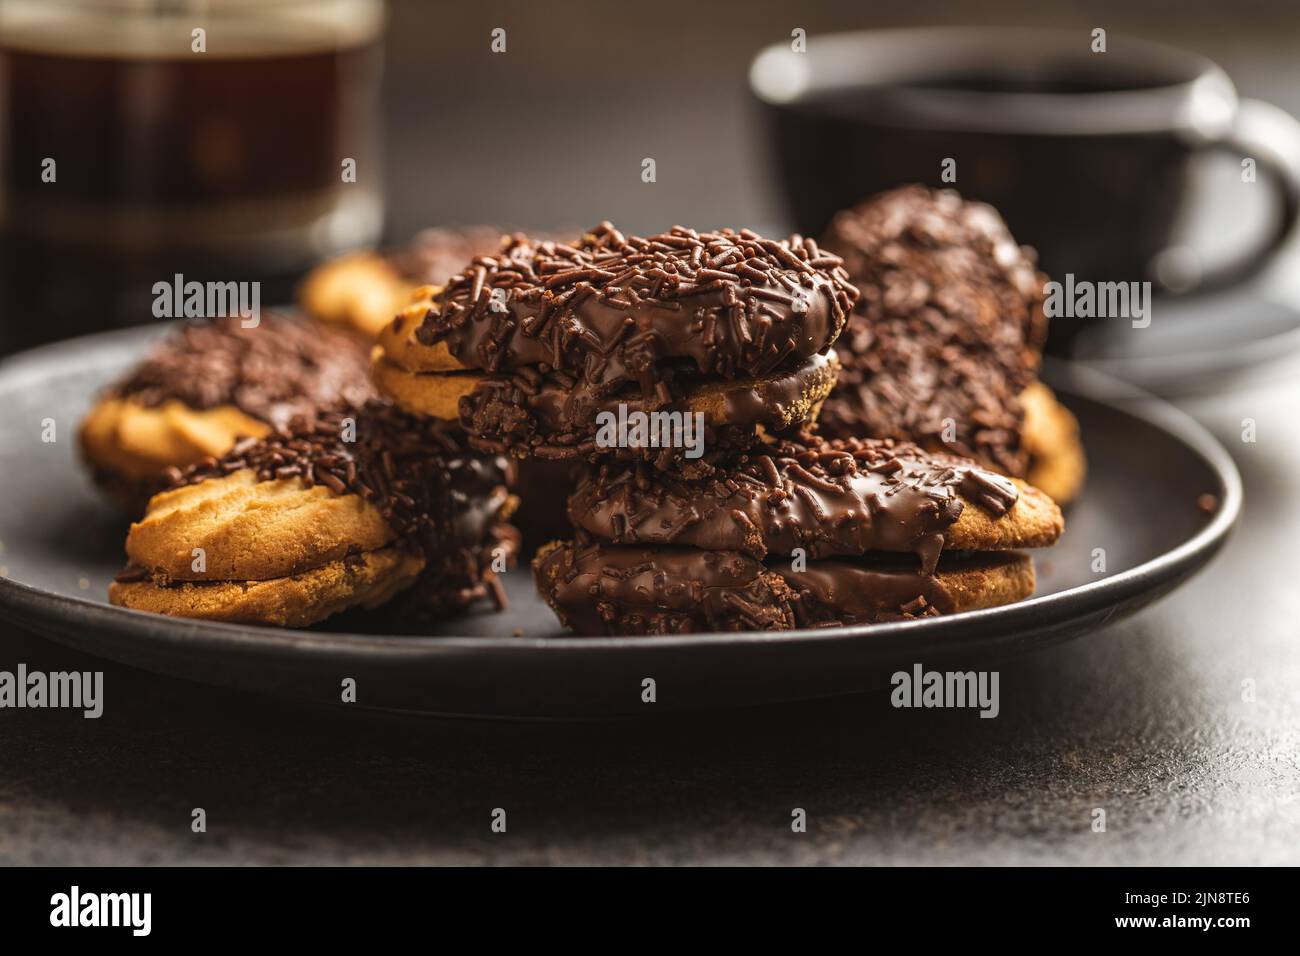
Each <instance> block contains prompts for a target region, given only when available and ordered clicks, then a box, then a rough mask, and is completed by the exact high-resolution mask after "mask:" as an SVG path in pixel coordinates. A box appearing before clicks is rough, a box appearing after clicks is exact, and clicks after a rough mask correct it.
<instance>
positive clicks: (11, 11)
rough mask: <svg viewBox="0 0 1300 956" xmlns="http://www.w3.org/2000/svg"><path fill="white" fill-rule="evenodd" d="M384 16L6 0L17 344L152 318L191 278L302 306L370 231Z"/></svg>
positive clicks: (270, 3) (6, 115)
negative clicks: (255, 286) (258, 287)
mask: <svg viewBox="0 0 1300 956" xmlns="http://www.w3.org/2000/svg"><path fill="white" fill-rule="evenodd" d="M382 24H383V8H382V5H381V4H380V3H379V2H378V0H336V2H333V3H329V4H318V3H314V2H311V0H266V2H264V3H257V4H249V3H242V2H237V0H236V2H230V0H213V2H210V3H204V4H184V3H175V4H159V5H156V7H153V8H147V7H140V5H138V4H130V3H124V2H123V3H115V2H111V0H110V2H60V3H58V4H53V3H46V2H44V0H3V2H0V27H2V29H0V92H3V94H4V100H5V102H4V103H3V105H2V108H0V237H2V238H3V244H4V261H3V263H0V271H3V272H4V273H5V275H4V276H2V277H0V278H3V279H4V280H6V281H5V283H4V285H5V287H4V289H3V290H0V291H3V292H4V296H3V300H2V301H0V305H3V306H4V313H5V314H4V316H3V318H2V321H3V326H2V327H0V333H3V336H2V340H3V345H4V346H5V347H7V348H10V349H12V348H16V347H19V346H22V345H26V344H31V343H32V342H34V341H36V340H39V339H45V338H54V337H62V336H65V335H69V334H73V333H76V332H84V331H95V330H98V329H102V328H105V327H108V326H111V325H117V324H128V323H132V322H142V321H148V320H149V319H150V312H149V302H150V298H149V290H150V289H151V288H152V285H153V283H155V282H157V281H159V280H161V279H168V278H170V277H171V276H173V275H175V274H176V273H183V274H185V275H186V276H187V277H188V278H192V279H195V280H198V281H206V280H212V281H231V280H238V281H259V282H262V283H264V284H267V285H268V288H266V289H264V290H263V291H264V293H265V296H264V297H265V298H266V299H267V300H268V301H279V300H287V299H288V297H289V291H290V289H291V283H292V280H293V278H294V277H295V276H296V275H297V274H299V273H300V272H301V271H302V270H304V269H306V268H307V267H309V266H310V265H311V264H312V263H314V262H316V261H317V260H319V259H320V258H321V257H322V256H324V255H328V254H330V253H332V252H337V251H339V250H342V249H346V248H351V247H354V246H358V245H364V244H366V243H370V242H373V241H374V240H375V239H376V238H377V237H378V235H379V232H380V229H381V226H382V191H381V183H380V172H379V158H378V151H377V142H378V129H377V112H378V110H377V97H378V89H379V81H380V71H381V65H382V61H381V49H380V39H381V30H382ZM345 160H351V161H352V162H353V163H354V164H355V168H356V176H355V177H353V178H352V181H349V179H348V178H347V177H345V175H344V173H345V170H344V168H343V163H344V161H345ZM34 317H39V321H34Z"/></svg>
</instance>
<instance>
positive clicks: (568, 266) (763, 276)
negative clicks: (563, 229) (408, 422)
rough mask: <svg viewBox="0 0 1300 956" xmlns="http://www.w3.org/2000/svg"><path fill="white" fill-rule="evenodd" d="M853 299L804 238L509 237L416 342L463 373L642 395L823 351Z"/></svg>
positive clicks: (836, 263)
mask: <svg viewBox="0 0 1300 956" xmlns="http://www.w3.org/2000/svg"><path fill="white" fill-rule="evenodd" d="M856 298H857V294H856V290H855V289H854V287H853V286H852V285H851V284H850V283H849V281H848V277H847V276H846V274H845V273H844V270H843V269H842V268H841V267H840V260H839V259H838V258H836V257H835V256H831V255H827V254H825V253H823V252H822V251H821V250H820V249H819V248H818V247H817V244H816V243H815V242H813V241H812V240H810V239H804V238H802V237H799V236H795V237H792V238H791V239H789V240H785V241H782V242H777V241H774V240H770V239H764V238H762V237H761V236H759V235H757V234H756V233H753V232H751V231H749V230H742V231H740V232H733V231H731V230H723V231H721V232H706V233H697V232H695V231H694V230H691V229H685V228H682V227H680V226H676V227H674V228H673V229H671V230H669V231H668V232H665V233H661V234H659V235H656V236H650V237H649V238H640V237H636V236H624V235H623V234H622V233H620V232H619V231H618V230H617V229H615V228H614V227H613V226H612V225H610V224H609V223H607V222H606V223H601V224H600V225H599V226H597V227H596V228H595V229H593V230H592V231H591V232H589V233H587V234H586V235H584V236H583V237H582V238H581V239H580V240H579V241H577V242H575V243H573V244H565V243H558V242H553V241H542V242H536V241H533V240H529V239H525V238H524V237H522V236H515V237H512V238H511V239H510V240H509V241H508V242H507V243H506V244H505V245H504V246H503V248H502V249H501V251H500V252H499V253H497V254H496V255H494V256H482V257H480V258H478V259H476V260H474V263H473V264H472V265H471V266H470V267H468V268H467V269H465V270H464V271H462V272H461V273H459V274H458V275H456V276H454V277H452V278H451V279H450V280H449V281H448V282H447V284H446V286H445V287H444V288H443V290H442V292H441V294H440V295H439V297H438V299H437V301H436V305H437V308H436V309H434V310H430V312H429V314H428V315H427V316H426V317H425V320H424V322H423V323H422V324H421V325H420V327H419V329H418V330H417V332H416V338H417V339H418V340H419V341H420V342H421V343H423V344H425V345H434V344H436V343H438V342H445V343H446V345H447V348H448V349H449V351H450V352H451V354H452V355H453V356H454V357H455V358H456V359H457V360H458V361H459V362H461V364H463V365H464V366H465V367H467V368H474V369H483V370H486V371H490V372H500V371H511V370H516V369H519V368H521V367H524V366H542V367H543V368H542V371H546V370H547V369H551V368H554V369H558V370H560V371H563V372H566V373H568V374H569V375H571V376H573V377H575V378H577V379H579V380H581V381H582V382H583V383H584V384H586V385H587V386H589V387H591V388H594V389H613V388H617V387H618V386H619V385H621V384H624V383H627V382H635V383H637V384H638V385H640V387H641V390H642V392H643V393H645V394H651V393H652V392H653V391H654V390H655V386H656V385H657V384H658V383H659V382H660V381H662V380H663V372H662V369H663V366H664V365H669V366H671V365H672V364H674V363H686V364H688V365H690V366H691V367H692V368H693V369H694V370H695V372H697V373H698V374H701V375H710V376H720V377H723V378H739V377H746V376H758V375H764V374H766V373H768V372H770V371H772V370H773V369H776V368H777V367H778V366H780V365H781V364H782V363H783V362H786V361H787V360H794V361H797V360H798V359H799V358H801V357H802V358H807V357H809V356H812V355H815V354H817V353H818V352H821V351H824V350H825V349H826V348H827V346H829V345H830V344H831V343H832V342H833V341H834V340H835V338H836V336H838V335H839V333H840V330H841V329H842V328H843V326H844V322H845V320H846V319H847V318H848V314H849V312H850V311H851V310H852V308H853V303H854V302H855V301H856Z"/></svg>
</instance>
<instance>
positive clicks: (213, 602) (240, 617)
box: [108, 548, 424, 627]
mask: <svg viewBox="0 0 1300 956" xmlns="http://www.w3.org/2000/svg"><path fill="white" fill-rule="evenodd" d="M423 567H424V559H423V558H421V557H419V556H418V555H416V554H412V553H410V552H408V551H405V550H403V549H400V548H382V549H380V550H377V551H369V552H366V553H364V554H357V555H351V556H349V557H346V558H342V559H339V560H335V561H330V562H328V563H327V564H324V565H321V566H319V567H315V568H311V569H310V570H307V571H303V572H301V573H298V574H294V575H290V576H288V577H281V578H272V579H270V580H264V581H213V582H205V583H194V582H184V583H179V584H170V585H159V584H155V583H153V582H152V581H131V582H121V581H115V582H114V583H113V584H112V585H110V586H109V590H108V599H109V601H110V602H111V603H113V604H115V605H118V606H119V607H128V608H132V609H134V610H137V611H149V612H151V613H153V614H170V615H175V616H179V617H192V618H202V619H206V620H210V621H231V622H237V623H244V624H278V625H280V626H282V627H306V626H308V625H309V624H315V623H316V622H317V621H322V620H324V619H325V618H327V617H329V616H330V615H331V614H336V613H338V612H339V611H344V610H347V609H348V608H351V607H363V608H373V607H378V606H379V605H381V604H383V603H385V602H386V601H388V600H389V599H390V598H391V597H392V596H393V595H395V594H397V593H398V592H399V591H401V590H403V589H405V588H407V587H409V586H410V585H411V584H412V583H414V581H415V579H416V578H417V577H418V576H419V573H420V571H421V570H422V569H423Z"/></svg>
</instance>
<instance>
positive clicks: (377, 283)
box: [298, 252, 416, 338]
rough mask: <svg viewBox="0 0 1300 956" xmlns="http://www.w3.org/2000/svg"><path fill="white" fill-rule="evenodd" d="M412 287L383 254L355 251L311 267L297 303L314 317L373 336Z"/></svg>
mask: <svg viewBox="0 0 1300 956" xmlns="http://www.w3.org/2000/svg"><path fill="white" fill-rule="evenodd" d="M415 288H416V286H415V285H414V284H413V283H412V282H411V281H410V280H409V279H406V278H404V277H403V276H402V275H401V274H400V273H399V272H398V271H397V270H396V269H395V268H394V267H393V265H392V263H390V262H389V261H388V260H387V259H385V258H384V257H383V256H381V255H378V254H376V253H373V252H358V253H352V254H350V255H345V256H340V257H339V258H337V259H331V260H330V261H329V262H326V263H324V264H322V265H320V266H317V267H316V268H315V269H313V270H312V271H311V273H310V274H309V275H308V276H307V278H306V279H305V280H304V281H303V284H302V286H301V287H300V288H299V290H298V302H299V304H300V305H301V306H302V310H303V311H304V312H306V313H307V314H308V315H310V316H311V317H312V318H314V319H319V320H320V321H322V322H329V323H333V324H336V325H341V326H343V327H345V328H348V329H351V330H352V331H354V332H358V333H360V334H361V335H363V336H365V337H366V338H374V337H375V336H377V335H378V334H379V332H380V330H381V329H383V328H384V326H386V325H387V324H388V323H389V322H391V321H392V320H393V316H394V315H396V314H397V313H398V311H399V310H400V309H401V308H402V306H404V305H405V304H406V302H407V301H408V299H409V298H410V295H411V293H412V291H413V290H414V289H415Z"/></svg>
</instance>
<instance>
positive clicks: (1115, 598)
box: [0, 328, 1241, 717]
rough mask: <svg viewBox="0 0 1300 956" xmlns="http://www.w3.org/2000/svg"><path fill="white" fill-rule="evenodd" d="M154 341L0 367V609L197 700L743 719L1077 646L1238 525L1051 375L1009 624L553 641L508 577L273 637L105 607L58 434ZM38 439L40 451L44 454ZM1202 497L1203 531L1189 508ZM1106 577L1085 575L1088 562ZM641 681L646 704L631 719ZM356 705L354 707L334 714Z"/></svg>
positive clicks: (1194, 462)
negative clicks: (1026, 546)
mask: <svg viewBox="0 0 1300 956" xmlns="http://www.w3.org/2000/svg"><path fill="white" fill-rule="evenodd" d="M157 334H158V330H157V329H156V328H155V329H146V330H133V331H127V332H117V333H112V334H110V335H102V336H95V337H92V338H85V339H77V340H74V341H70V342H66V343H61V344H58V345H54V346H49V347H47V348H44V349H40V350H37V351H34V352H29V353H26V354H24V355H21V356H17V357H15V358H13V359H10V360H8V361H7V362H4V363H3V364H0V407H3V408H4V410H5V414H4V416H3V417H0V491H2V492H3V494H0V565H2V566H3V568H2V570H0V609H3V614H4V616H5V617H6V618H8V619H10V620H12V621H14V622H17V623H19V624H21V625H24V626H26V627H28V628H30V629H31V630H33V631H35V632H37V633H40V634H42V635H44V636H46V637H49V638H52V639H53V640H56V641H59V642H61V643H64V644H67V645H70V646H72V647H76V648H78V649H80V650H82V651H85V652H88V653H90V654H96V655H100V656H103V657H108V658H111V659H113V660H117V661H121V662H123V663H126V664H130V665H134V666H136V667H141V668H144V669H146V670H151V671H156V672H159V673H164V674H171V675H175V676H179V677H183V678H188V679H191V680H195V681H201V682H203V683H208V684H216V685H221V686H227V687H236V688H242V689H246V690H251V691H256V692H261V693H266V694H274V695H279V696H284V697H290V698H295V699H299V700H303V701H312V702H319V703H330V704H334V703H338V701H339V697H340V685H341V682H342V680H343V679H344V678H348V677H350V678H353V679H355V680H356V681H357V688H358V704H359V705H360V706H364V707H373V708H384V709H391V710H401V711H410V712H417V713H426V714H465V715H477V716H516V717H571V716H602V715H627V714H647V713H651V712H660V711H663V710H668V709H674V710H675V709H680V708H696V707H709V706H732V705H742V704H758V703H765V702H773V701H786V700H796V699H801V698H811V697H819V696H828V695H834V694H845V693H852V692H856V691H862V690H867V689H870V688H873V687H879V686H884V685H887V684H888V681H889V675H890V674H891V673H893V672H894V671H895V670H898V669H900V668H910V667H911V665H912V664H914V663H917V662H919V663H922V664H923V665H925V666H926V667H930V666H931V665H934V664H939V663H944V664H945V665H951V666H959V665H964V664H966V663H972V664H973V663H976V662H987V661H991V660H996V659H997V658H998V657H999V656H1005V655H1007V654H1009V653H1013V652H1019V651H1022V650H1027V649H1029V648H1033V647H1038V646H1041V645H1044V644H1048V643H1052V642H1055V641H1062V640H1065V639H1067V638H1071V637H1076V636H1078V635H1081V634H1085V633H1088V632H1091V631H1093V630H1096V629H1097V628H1099V627H1102V626H1103V625H1105V624H1106V623H1107V622H1108V621H1111V620H1113V619H1115V618H1118V617H1121V616H1123V615H1127V614H1131V613H1133V612H1134V611H1136V610H1138V609H1139V608H1141V607H1143V606H1144V605H1146V604H1148V603H1149V602H1151V601H1153V600H1154V599H1156V598H1157V597H1159V596H1161V595H1162V594H1164V593H1166V592H1167V591H1169V590H1170V589H1171V588H1173V587H1174V586H1176V585H1177V584H1179V583H1180V582H1181V581H1183V580H1184V579H1186V578H1187V577H1188V576H1189V575H1190V574H1192V572H1194V571H1196V570H1197V569H1198V568H1200V567H1201V566H1202V565H1204V564H1205V562H1206V561H1208V560H1209V559H1210V557H1211V556H1212V555H1213V554H1214V553H1215V552H1216V551H1217V550H1218V549H1219V547H1220V545H1222V543H1223V541H1224V539H1225V537H1226V536H1227V534H1228V531H1229V530H1230V529H1231V527H1232V525H1233V523H1234V522H1235V521H1236V519H1237V514H1238V512H1239V510H1240V508H1241V484H1240V480H1239V478H1238V476H1237V471H1236V469H1235V467H1234V466H1233V464H1232V461H1231V459H1230V458H1229V457H1228V455H1227V453H1226V452H1225V451H1224V450H1223V449H1222V448H1221V447H1220V446H1219V445H1218V444H1216V443H1215V441H1214V439H1213V438H1211V437H1210V436H1209V435H1208V434H1207V433H1206V432H1205V431H1204V430H1203V429H1201V428H1200V427H1199V426H1198V425H1196V424H1195V423H1194V422H1192V421H1191V420H1190V419H1187V418H1186V417H1184V416H1182V415H1181V414H1180V413H1178V412H1176V411H1174V410H1173V409H1171V408H1169V407H1168V406H1166V405H1163V404H1158V403H1152V402H1149V401H1146V402H1142V403H1140V404H1132V403H1122V402H1119V401H1117V400H1116V399H1115V398H1114V397H1113V391H1112V392H1110V393H1108V394H1110V395H1111V397H1109V398H1107V399H1104V400H1103V399H1099V398H1098V397H1097V395H1098V394H1101V390H1102V389H1104V388H1106V387H1108V386H1107V383H1103V382H1100V381H1099V380H1096V379H1095V377H1093V376H1088V377H1087V380H1084V379H1082V378H1080V377H1079V375H1078V373H1067V372H1065V371H1064V370H1056V372H1055V373H1054V377H1055V384H1056V385H1057V386H1058V388H1059V389H1060V390H1061V393H1062V397H1063V399H1064V400H1065V402H1066V403H1067V404H1068V405H1069V406H1070V407H1071V408H1072V409H1073V410H1074V411H1075V413H1076V414H1077V415H1078V416H1079V419H1080V421H1081V423H1082V426H1083V433H1084V436H1085V440H1086V444H1087V450H1088V455H1089V458H1090V459H1091V464H1092V471H1091V474H1090V477H1089V481H1088V486H1087V489H1086V491H1085V493H1084V495H1083V496H1082V498H1081V499H1080V500H1079V501H1078V502H1076V503H1075V505H1074V506H1073V507H1072V508H1071V509H1070V511H1069V514H1068V526H1069V527H1068V530H1067V531H1066V533H1065V536H1064V537H1063V538H1062V540H1061V542H1060V543H1059V544H1058V545H1057V547H1055V548H1053V549H1051V551H1050V552H1044V553H1043V554H1041V555H1040V556H1039V557H1038V559H1037V565H1038V571H1039V589H1038V593H1037V595H1036V596H1035V597H1034V598H1033V599H1031V600H1028V601H1025V602H1022V603H1020V604H1016V605H1012V606H1010V607H1003V608H995V609H992V610H986V611H977V612H972V613H967V614H960V615H954V616H951V617H939V618H930V619H927V620H922V621H911V622H903V623H898V624H888V625H880V626H875V627H854V628H832V629H824V630H816V631H788V632H782V633H776V634H759V633H754V634H740V635H722V634H715V635H697V636H692V637H668V638H610V639H590V638H576V637H571V636H565V635H564V634H563V632H561V631H560V630H559V628H558V626H557V625H556V622H555V619H554V617H553V615H552V614H551V612H550V611H549V610H548V609H547V608H546V606H545V605H544V604H542V602H541V601H540V600H539V599H538V598H537V597H536V596H535V594H534V592H533V589H532V584H531V581H530V579H529V577H528V575H527V574H526V572H524V571H517V572H514V573H513V574H512V575H511V576H510V578H509V580H508V581H507V590H508V591H509V594H510V599H511V605H510V609H509V611H507V612H505V613H503V614H491V613H486V612H484V613H478V614H474V615H471V616H469V617H465V618H460V619H455V620H448V621H447V622H446V623H445V624H443V625H442V626H441V627H440V628H439V629H438V632H437V634H436V635H430V636H422V637H410V636H398V635H393V634H384V633H376V632H373V631H371V632H367V631H366V630H365V628H366V619H365V618H364V617H358V616H353V617H351V618H350V619H348V620H346V621H344V622H343V623H342V624H336V625H335V626H333V627H332V628H331V629H329V630H313V631H291V630H284V629H279V628H262V627H245V626H239V625H230V624H217V623H207V622H199V621H186V620H182V619H178V618H168V617H160V616H155V615H150V614H143V613H139V612H135V611H127V610H122V609H120V608H114V607H110V606H109V605H108V604H107V603H106V602H105V593H106V589H107V587H108V582H109V581H110V579H111V578H112V576H113V574H114V573H115V572H116V571H117V570H118V568H119V566H120V562H121V542H122V539H123V533H124V530H125V525H124V523H123V522H122V520H121V519H120V517H118V516H117V515H116V514H115V513H114V511H113V509H112V508H110V507H109V506H108V505H107V504H105V502H104V501H103V500H102V499H101V498H100V497H99V495H98V494H97V493H96V492H95V489H94V488H93V487H92V486H91V484H90V482H89V481H88V479H87V477H86V475H85V474H84V472H83V470H82V469H81V467H80V466H79V464H78V462H77V457H76V450H75V429H76V425H77V422H78V420H79V418H80V417H81V416H82V414H83V413H84V412H85V410H86V409H87V407H88V405H89V403H90V401H91V399H92V396H93V395H94V393H95V390H96V389H97V388H98V387H99V386H101V385H102V384H103V383H104V382H105V381H107V380H108V379H109V378H111V377H112V376H113V375H115V374H117V373H118V372H120V371H121V370H122V369H123V368H125V367H126V366H127V365H128V364H129V363H130V362H132V361H133V360H134V359H135V358H136V357H138V356H139V355H140V353H141V350H142V348H143V346H144V344H145V342H146V340H147V339H149V338H150V337H151V336H155V335H157ZM50 422H52V423H53V427H54V438H55V440H54V441H53V442H46V441H43V440H42V438H43V435H42V433H43V430H44V431H46V432H48V426H49V423H50ZM1206 493H1208V494H1212V495H1214V496H1216V498H1217V500H1218V509H1217V511H1215V513H1214V514H1212V515H1207V514H1205V513H1204V512H1203V511H1202V510H1200V509H1199V508H1198V505H1197V499H1198V497H1199V496H1201V495H1203V494H1206ZM1098 548H1101V549H1104V551H1105V561H1106V570H1105V572H1104V573H1098V572H1094V571H1093V565H1094V562H1095V554H1094V551H1095V549H1098ZM645 678H653V679H654V680H655V682H656V698H657V701H656V703H654V704H653V705H651V704H645V703H642V699H641V697H642V682H643V680H644V679H645ZM348 706H356V705H348Z"/></svg>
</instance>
